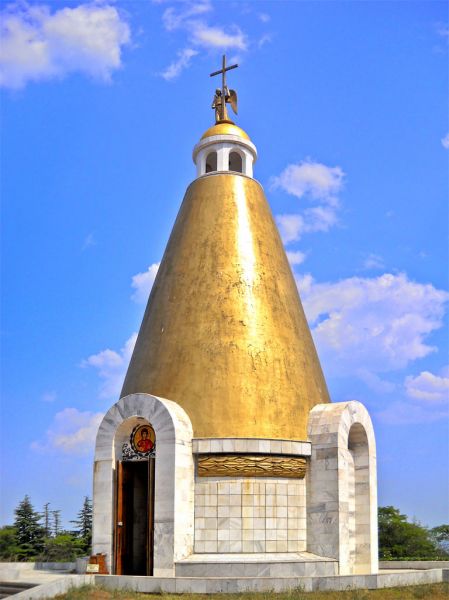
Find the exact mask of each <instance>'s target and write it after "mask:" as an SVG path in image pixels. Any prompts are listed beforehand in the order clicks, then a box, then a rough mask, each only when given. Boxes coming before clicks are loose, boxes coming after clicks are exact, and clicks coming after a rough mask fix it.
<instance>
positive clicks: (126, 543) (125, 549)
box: [114, 458, 155, 575]
mask: <svg viewBox="0 0 449 600" xmlns="http://www.w3.org/2000/svg"><path fill="white" fill-rule="evenodd" d="M142 462H143V461H138V462H137V463H136V462H122V461H117V469H116V507H115V527H114V529H115V543H114V550H115V552H114V563H115V565H114V566H115V569H114V573H115V574H116V575H153V562H154V560H153V557H154V551H153V549H154V473H155V459H154V458H149V459H148V460H147V461H145V463H144V464H142ZM142 467H144V469H145V470H144V471H143V473H145V477H142V475H143V473H142ZM138 473H140V476H139V475H138ZM142 485H143V486H144V488H142V487H141V486H142ZM136 486H138V489H140V490H141V493H144V497H145V502H144V506H143V510H144V513H143V511H142V508H140V509H139V510H138V511H137V512H135V511H134V497H135V493H137V492H136V489H135V488H136ZM141 497H142V496H141ZM136 527H137V528H139V529H141V528H142V527H144V528H145V536H146V543H145V542H144V547H143V551H144V552H145V556H143V554H142V553H140V552H139V551H138V550H137V552H138V557H139V558H138V561H137V562H136V557H135V556H134V552H133V550H135V548H134V549H133V538H134V537H135V536H134V533H135V528H136ZM134 541H135V540H134ZM142 559H144V560H143V563H141V562H140V561H141V560H142ZM139 564H142V566H143V568H144V571H145V572H142V567H141V566H139Z"/></svg>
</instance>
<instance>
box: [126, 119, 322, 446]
mask: <svg viewBox="0 0 449 600" xmlns="http://www.w3.org/2000/svg"><path fill="white" fill-rule="evenodd" d="M220 126H221V124H220ZM216 127H217V126H216ZM212 129H214V128H212ZM212 135H213V134H212ZM138 392H143V393H148V394H154V395H155V396H162V397H163V398H167V399H169V400H174V401H175V402H177V403H178V404H180V405H181V406H182V407H183V408H184V410H185V411H186V412H187V414H188V415H189V417H190V419H191V421H192V425H193V432H194V436H195V437H266V438H277V439H307V420H308V415H309V411H310V409H311V408H312V407H313V406H315V405H316V404H321V403H325V402H329V401H330V400H329V396H328V391H327V387H326V383H325V380H324V377H323V373H322V370H321V366H320V363H319V360H318V356H317V353H316V350H315V347H314V344H313V340H312V336H311V333H310V330H309V327H308V324H307V321H306V318H305V315H304V311H303V308H302V306H301V301H300V299H299V295H298V291H297V287H296V283H295V280H294V278H293V275H292V272H291V269H290V265H289V263H288V260H287V257H286V254H285V251H284V247H283V244H282V241H281V239H280V236H279V233H278V230H277V227H276V225H275V222H274V220H273V217H272V214H271V211H270V208H269V206H268V202H267V200H266V198H265V194H264V192H263V189H262V187H261V186H260V184H259V183H258V182H257V181H255V180H254V179H251V178H249V177H245V176H242V175H237V174H234V173H217V174H213V175H208V176H206V177H201V178H199V179H196V180H195V181H194V182H193V183H192V184H191V185H190V186H189V188H188V189H187V192H186V194H185V197H184V200H183V203H182V206H181V208H180V211H179V214H178V217H177V219H176V222H175V225H174V227H173V231H172V233H171V236H170V239H169V242H168V245H167V248H166V250H165V254H164V256H163V259H162V262H161V265H160V267H159V272H158V274H157V277H156V280H155V282H154V285H153V289H152V291H151V295H150V298H149V301H148V305H147V308H146V311H145V315H144V318H143V322H142V325H141V328H140V332H139V336H138V339H137V342H136V346H135V349H134V353H133V355H132V358H131V362H130V365H129V368H128V372H127V375H126V378H125V382H124V385H123V390H122V393H121V397H123V396H126V395H128V394H132V393H138Z"/></svg>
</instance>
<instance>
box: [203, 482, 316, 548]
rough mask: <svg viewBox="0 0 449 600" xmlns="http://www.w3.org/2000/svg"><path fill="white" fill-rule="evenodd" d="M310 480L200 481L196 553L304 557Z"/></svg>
mask: <svg viewBox="0 0 449 600" xmlns="http://www.w3.org/2000/svg"><path fill="white" fill-rule="evenodd" d="M305 503H306V489H305V479H284V478H282V479H281V478H279V479H278V478H272V477H269V478H268V477H267V478H265V477H264V478H262V477H254V478H248V479H244V478H238V479H233V478H230V477H226V478H213V477H198V478H197V479H196V481H195V552H196V553H228V552H236V553H239V552H243V553H251V552H300V551H303V550H305V549H306V505H305Z"/></svg>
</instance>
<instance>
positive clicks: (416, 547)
mask: <svg viewBox="0 0 449 600" xmlns="http://www.w3.org/2000/svg"><path fill="white" fill-rule="evenodd" d="M14 514H15V520H14V524H13V525H6V526H5V527H2V528H0V560H1V561H32V560H36V561H43V562H60V561H72V560H74V559H75V558H76V557H77V556H87V555H89V554H90V553H91V544H92V501H91V500H90V498H89V497H87V496H86V497H85V498H84V502H83V505H82V507H81V510H80V511H79V512H78V515H77V518H76V519H75V520H73V521H70V523H73V525H74V526H75V527H74V529H72V530H66V529H63V528H62V527H61V511H60V510H50V504H49V503H48V502H47V503H46V504H45V505H44V507H43V511H42V512H37V511H36V510H34V508H33V505H32V504H31V500H30V498H29V496H25V498H24V499H23V500H22V501H21V502H20V503H19V505H18V507H17V508H16V510H15V511H14ZM379 558H380V559H381V560H411V559H413V560H432V559H433V560H449V525H439V526H438V527H433V528H432V529H429V528H427V527H424V526H423V525H421V524H420V523H418V522H417V521H412V522H410V521H409V520H408V517H407V516H406V515H404V514H401V512H400V511H399V510H398V509H397V508H395V507H394V506H383V507H380V508H379Z"/></svg>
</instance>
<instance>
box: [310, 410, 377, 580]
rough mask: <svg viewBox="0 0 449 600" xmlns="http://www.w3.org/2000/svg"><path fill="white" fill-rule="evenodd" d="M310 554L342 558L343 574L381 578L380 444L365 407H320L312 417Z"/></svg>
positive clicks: (341, 572) (312, 413) (312, 412)
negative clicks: (377, 449)
mask: <svg viewBox="0 0 449 600" xmlns="http://www.w3.org/2000/svg"><path fill="white" fill-rule="evenodd" d="M308 436H309V439H310V441H311V442H312V457H311V462H310V469H309V472H308V478H307V479H308V481H307V550H308V551H309V552H313V553H314V554H318V555H320V556H327V557H329V558H336V559H337V560H338V561H339V568H340V574H342V575H343V574H352V573H376V572H377V570H378V557H377V550H378V541H377V475H376V443H375V438H374V430H373V426H372V423H371V419H370V417H369V414H368V411H367V410H366V408H365V407H364V406H363V405H362V404H361V403H360V402H355V401H351V402H341V403H335V404H319V405H317V406H315V407H314V408H313V409H312V410H311V411H310V415H309V427H308Z"/></svg>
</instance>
